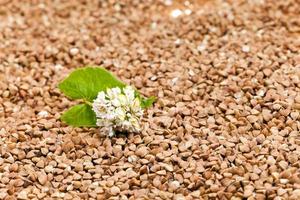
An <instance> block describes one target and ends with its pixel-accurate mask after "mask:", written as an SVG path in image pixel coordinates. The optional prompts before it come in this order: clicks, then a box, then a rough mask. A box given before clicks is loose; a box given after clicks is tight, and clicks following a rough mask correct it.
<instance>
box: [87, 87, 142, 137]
mask: <svg viewBox="0 0 300 200" xmlns="http://www.w3.org/2000/svg"><path fill="white" fill-rule="evenodd" d="M92 108H93V111H94V112H95V114H96V117H97V126H100V127H102V128H103V130H105V131H106V132H107V134H108V136H110V137H111V136H113V135H114V134H115V131H116V130H117V131H127V132H138V131H140V124H139V121H140V119H141V117H142V115H143V109H142V108H141V103H140V99H139V98H138V97H136V96H135V90H134V89H133V88H132V87H130V86H127V87H125V88H123V89H120V88H119V87H116V88H111V89H107V90H106V92H104V91H101V92H99V94H98V96H97V98H96V99H95V100H94V102H93V105H92Z"/></svg>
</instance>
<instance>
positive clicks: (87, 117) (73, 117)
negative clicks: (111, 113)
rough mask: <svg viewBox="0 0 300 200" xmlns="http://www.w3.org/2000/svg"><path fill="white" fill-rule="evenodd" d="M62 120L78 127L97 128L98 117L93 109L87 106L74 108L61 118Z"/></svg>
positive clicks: (82, 105) (81, 105) (80, 105)
mask: <svg viewBox="0 0 300 200" xmlns="http://www.w3.org/2000/svg"><path fill="white" fill-rule="evenodd" d="M61 120H62V121H64V122H65V123H67V124H68V125H72V126H77V127H82V126H90V127H93V126H96V115H95V113H94V111H93V110H92V107H91V106H90V105H87V104H79V105H76V106H73V107H72V108H70V109H69V110H68V111H66V112H65V113H64V114H63V115H62V116H61Z"/></svg>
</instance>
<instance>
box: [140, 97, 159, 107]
mask: <svg viewBox="0 0 300 200" xmlns="http://www.w3.org/2000/svg"><path fill="white" fill-rule="evenodd" d="M155 100H156V98H155V97H153V96H151V97H149V98H147V99H144V98H142V100H141V107H142V108H149V107H150V106H152V104H153V103H154V102H155Z"/></svg>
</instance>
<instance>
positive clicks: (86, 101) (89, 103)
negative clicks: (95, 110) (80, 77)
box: [83, 99, 93, 106]
mask: <svg viewBox="0 0 300 200" xmlns="http://www.w3.org/2000/svg"><path fill="white" fill-rule="evenodd" d="M83 103H85V104H87V105H89V106H92V105H93V104H92V103H91V102H89V101H88V100H86V99H84V100H83Z"/></svg>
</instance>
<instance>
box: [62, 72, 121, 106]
mask: <svg viewBox="0 0 300 200" xmlns="http://www.w3.org/2000/svg"><path fill="white" fill-rule="evenodd" d="M124 86H125V84H124V83H123V82H121V81H120V80H118V79H117V78H116V77H115V76H114V75H112V74H111V73H110V72H109V71H107V70H106V69H104V68H101V67H85V68H81V69H77V70H75V71H73V72H72V73H71V74H70V75H69V76H68V77H67V78H66V79H65V80H63V81H62V82H61V83H60V84H59V85H58V87H59V89H60V90H61V91H62V92H63V93H64V94H65V95H66V96H68V97H69V98H71V99H85V100H87V101H90V102H92V101H93V100H94V99H95V98H96V97H97V94H98V93H99V92H100V91H103V90H106V89H107V88H112V87H124Z"/></svg>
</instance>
